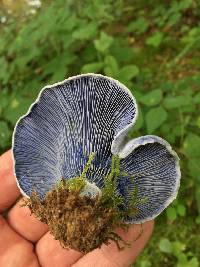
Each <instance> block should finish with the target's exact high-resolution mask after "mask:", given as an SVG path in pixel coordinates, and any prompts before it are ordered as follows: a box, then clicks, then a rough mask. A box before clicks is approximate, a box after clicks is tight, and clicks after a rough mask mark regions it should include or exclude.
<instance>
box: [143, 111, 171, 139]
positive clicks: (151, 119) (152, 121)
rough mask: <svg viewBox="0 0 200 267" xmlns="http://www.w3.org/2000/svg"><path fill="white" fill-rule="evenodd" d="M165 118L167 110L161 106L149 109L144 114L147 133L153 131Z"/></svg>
mask: <svg viewBox="0 0 200 267" xmlns="http://www.w3.org/2000/svg"><path fill="white" fill-rule="evenodd" d="M166 119H167V112H166V111H165V109H164V108H163V107H158V108H152V109H150V110H149V111H148V112H147V114H146V116H145V121H146V125H147V132H148V133H149V134H151V133H153V132H154V131H155V130H156V129H158V128H159V127H160V126H161V125H162V124H163V123H164V122H165V121H166Z"/></svg>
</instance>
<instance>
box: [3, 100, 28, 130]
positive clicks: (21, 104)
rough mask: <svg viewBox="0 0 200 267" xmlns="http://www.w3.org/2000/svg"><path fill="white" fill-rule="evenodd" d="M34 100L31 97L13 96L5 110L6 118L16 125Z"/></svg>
mask: <svg viewBox="0 0 200 267" xmlns="http://www.w3.org/2000/svg"><path fill="white" fill-rule="evenodd" d="M32 102H33V101H32V99H30V98H24V97H15V98H13V99H12V100H11V102H10V103H9V105H8V106H7V107H6V108H5V110H4V116H5V118H6V119H7V120H8V121H10V122H11V123H12V124H13V125H14V124H15V123H16V122H17V120H18V119H19V118H20V117H21V116H22V115H24V114H25V113H26V112H27V111H28V108H29V107H30V105H31V104H32Z"/></svg>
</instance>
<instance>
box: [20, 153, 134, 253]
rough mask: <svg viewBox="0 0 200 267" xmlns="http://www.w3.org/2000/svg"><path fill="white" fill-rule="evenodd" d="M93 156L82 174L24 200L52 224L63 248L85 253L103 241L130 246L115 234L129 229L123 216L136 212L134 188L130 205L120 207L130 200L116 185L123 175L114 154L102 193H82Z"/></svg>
mask: <svg viewBox="0 0 200 267" xmlns="http://www.w3.org/2000/svg"><path fill="white" fill-rule="evenodd" d="M94 157H95V154H94V153H92V154H91V155H90V156H89V159H88V162H87V163H86V165H85V167H84V169H83V171H82V173H81V174H80V176H79V177H74V178H71V179H68V180H66V179H64V178H62V179H61V180H60V181H59V182H57V183H56V185H55V187H54V188H53V189H52V190H50V191H49V192H47V193H46V195H45V198H44V199H43V200H40V199H39V197H38V196H37V193H36V192H35V191H34V192H33V193H32V195H31V197H30V199H28V200H26V203H25V205H27V206H28V207H29V208H30V209H31V211H32V212H33V213H34V214H35V216H36V217H37V218H38V219H39V220H41V221H42V222H44V223H46V224H47V225H48V226H49V229H50V231H51V233H52V234H53V236H54V237H55V239H57V240H59V241H60V244H61V245H62V246H63V247H64V248H69V247H70V248H72V249H75V250H79V251H82V252H84V253H87V252H89V251H91V250H93V249H95V248H97V247H100V246H101V245H102V244H103V243H105V244H109V242H110V240H113V241H114V242H116V244H117V246H118V248H119V249H123V248H124V247H125V246H129V245H130V243H129V242H125V241H124V240H123V239H122V238H121V237H120V236H119V235H118V234H116V233H115V229H116V228H118V227H121V228H123V229H125V230H127V229H128V227H129V225H128V224H125V223H124V219H125V218H126V216H134V214H136V213H137V209H136V204H137V203H138V202H137V190H136V189H135V188H134V190H133V191H131V192H130V201H129V203H128V208H127V209H121V208H119V207H120V206H121V205H127V203H126V200H125V199H124V198H123V197H122V196H121V195H120V194H119V192H118V188H117V185H118V178H119V176H120V175H121V174H122V173H121V171H120V159H119V157H118V156H112V165H111V171H110V173H109V174H108V175H107V176H105V177H104V187H103V188H102V190H101V191H100V192H101V193H100V194H97V195H96V196H95V197H94V196H93V197H92V198H90V197H89V196H87V195H84V194H82V192H83V191H84V187H85V186H86V185H87V186H88V181H87V172H88V171H89V169H90V167H91V164H92V161H93V159H94ZM123 175H128V174H124V173H123ZM130 179H133V177H132V178H130ZM127 193H128V194H129V192H127Z"/></svg>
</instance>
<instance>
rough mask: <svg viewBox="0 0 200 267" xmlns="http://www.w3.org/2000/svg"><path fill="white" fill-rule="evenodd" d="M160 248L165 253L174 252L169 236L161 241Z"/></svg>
mask: <svg viewBox="0 0 200 267" xmlns="http://www.w3.org/2000/svg"><path fill="white" fill-rule="evenodd" d="M159 249H160V251H162V252H165V253H172V244H171V242H170V241H169V239H167V238H163V239H161V240H160V242H159Z"/></svg>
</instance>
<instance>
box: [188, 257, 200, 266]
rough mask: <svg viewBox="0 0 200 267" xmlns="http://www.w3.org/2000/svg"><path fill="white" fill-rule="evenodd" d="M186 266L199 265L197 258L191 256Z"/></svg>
mask: <svg viewBox="0 0 200 267" xmlns="http://www.w3.org/2000/svg"><path fill="white" fill-rule="evenodd" d="M188 266H189V267H199V260H198V259H197V257H192V259H190V261H189V262H188Z"/></svg>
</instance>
